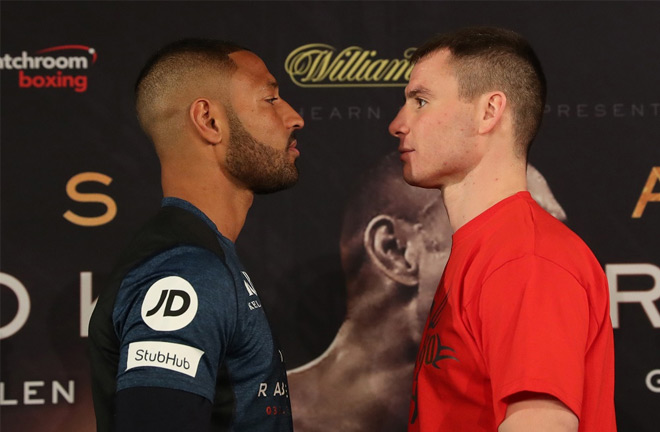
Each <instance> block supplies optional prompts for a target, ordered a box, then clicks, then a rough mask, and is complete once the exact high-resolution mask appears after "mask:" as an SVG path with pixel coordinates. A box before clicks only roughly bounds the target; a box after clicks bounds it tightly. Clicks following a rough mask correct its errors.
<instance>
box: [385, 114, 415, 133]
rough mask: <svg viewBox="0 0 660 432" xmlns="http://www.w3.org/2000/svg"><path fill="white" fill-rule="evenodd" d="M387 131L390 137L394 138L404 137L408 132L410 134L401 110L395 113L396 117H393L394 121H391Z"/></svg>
mask: <svg viewBox="0 0 660 432" xmlns="http://www.w3.org/2000/svg"><path fill="white" fill-rule="evenodd" d="M387 130H388V131H389V132H390V135H392V136H394V137H396V138H401V137H402V136H403V135H406V134H407V133H408V132H410V129H409V128H408V126H407V125H406V122H405V115H404V113H403V108H401V109H400V110H399V112H398V113H397V115H396V117H394V120H392V123H390V126H389V127H388V128H387Z"/></svg>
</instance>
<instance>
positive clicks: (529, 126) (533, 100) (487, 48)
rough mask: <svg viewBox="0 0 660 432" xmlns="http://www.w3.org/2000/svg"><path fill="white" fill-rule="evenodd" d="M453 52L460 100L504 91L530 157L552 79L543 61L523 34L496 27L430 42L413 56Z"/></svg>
mask: <svg viewBox="0 0 660 432" xmlns="http://www.w3.org/2000/svg"><path fill="white" fill-rule="evenodd" d="M442 49H448V50H449V52H450V53H451V58H450V60H449V61H450V64H451V65H452V67H453V69H454V72H455V74H456V80H457V81H458V87H459V89H458V90H459V97H461V98H463V99H467V100H473V99H474V98H475V97H477V96H479V95H482V94H484V93H485V92H488V91H491V90H501V91H503V92H504V94H505V95H506V96H507V100H508V101H510V103H511V107H512V110H513V121H514V130H515V137H516V142H517V144H518V150H519V151H520V154H521V155H523V156H525V157H526V156H527V153H528V151H529V146H530V145H531V142H532V140H533V139H534V137H535V136H536V133H537V132H538V129H539V127H540V125H541V118H542V116H543V109H544V106H545V97H546V91H547V90H546V81H545V75H544V74H543V69H542V67H541V62H540V61H539V59H538V57H537V56H536V54H535V53H534V50H533V49H532V47H531V46H530V44H529V43H528V42H527V41H526V40H525V39H524V38H523V37H522V36H521V35H519V34H518V33H516V32H514V31H511V30H507V29H501V28H495V27H467V28H463V29H460V30H457V31H454V32H451V33H445V34H440V35H437V36H435V37H433V38H432V39H430V40H428V41H426V42H425V43H424V44H423V45H422V46H420V47H419V48H418V49H417V50H416V51H415V53H414V54H413V56H412V58H411V61H412V62H413V63H416V62H418V61H421V60H422V59H424V58H425V57H427V56H429V55H431V54H432V53H434V52H436V51H439V50H442Z"/></svg>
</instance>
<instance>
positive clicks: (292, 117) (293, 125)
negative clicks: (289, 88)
mask: <svg viewBox="0 0 660 432" xmlns="http://www.w3.org/2000/svg"><path fill="white" fill-rule="evenodd" d="M282 102H284V113H283V115H282V120H283V121H284V125H285V126H286V127H287V129H302V128H303V127H304V126H305V121H304V120H303V118H302V117H301V116H300V114H298V113H297V112H296V110H294V109H293V108H292V107H291V105H289V103H288V102H286V101H282Z"/></svg>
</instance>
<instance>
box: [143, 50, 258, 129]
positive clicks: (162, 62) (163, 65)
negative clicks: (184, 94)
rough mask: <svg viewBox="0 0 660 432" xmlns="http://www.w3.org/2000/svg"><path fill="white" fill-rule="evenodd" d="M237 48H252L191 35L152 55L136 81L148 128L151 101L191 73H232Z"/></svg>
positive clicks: (179, 84)
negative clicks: (213, 71) (202, 70)
mask: <svg viewBox="0 0 660 432" xmlns="http://www.w3.org/2000/svg"><path fill="white" fill-rule="evenodd" d="M236 51H249V50H248V49H247V48H244V47H242V46H240V45H238V44H236V43H234V42H229V41H223V40H215V39H203V38H189V39H182V40H178V41H176V42H172V43H170V44H168V45H165V46H164V47H163V48H161V49H160V50H158V51H157V52H156V53H155V54H154V55H152V56H151V57H150V58H149V60H147V62H146V64H145V65H144V67H143V68H142V70H141V71H140V74H139V76H138V79H137V81H136V83H135V96H136V100H135V104H136V108H137V113H138V118H139V119H140V123H141V124H142V126H143V128H145V131H146V130H147V129H148V128H147V127H146V125H145V123H148V121H145V117H149V113H148V111H149V108H148V105H149V103H150V102H152V101H154V100H156V98H157V97H163V96H165V95H167V94H168V93H169V92H170V91H172V90H174V89H175V88H177V87H178V86H181V85H182V84H185V81H186V79H190V78H191V75H190V74H191V73H193V72H196V71H197V72H198V71H200V70H201V69H213V70H215V71H218V72H226V71H229V72H232V71H233V70H235V69H236V64H235V63H234V61H233V60H232V59H231V58H230V57H229V54H231V53H233V52H236ZM147 133H149V132H148V131H147Z"/></svg>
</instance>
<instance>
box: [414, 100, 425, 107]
mask: <svg viewBox="0 0 660 432" xmlns="http://www.w3.org/2000/svg"><path fill="white" fill-rule="evenodd" d="M415 103H416V104H417V108H422V107H423V106H424V105H426V103H427V102H426V101H425V100H424V99H422V98H415Z"/></svg>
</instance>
